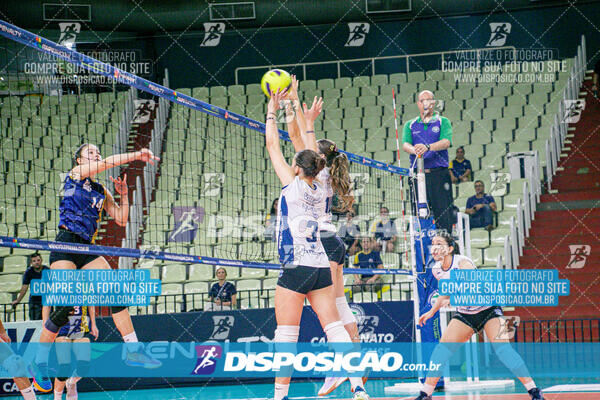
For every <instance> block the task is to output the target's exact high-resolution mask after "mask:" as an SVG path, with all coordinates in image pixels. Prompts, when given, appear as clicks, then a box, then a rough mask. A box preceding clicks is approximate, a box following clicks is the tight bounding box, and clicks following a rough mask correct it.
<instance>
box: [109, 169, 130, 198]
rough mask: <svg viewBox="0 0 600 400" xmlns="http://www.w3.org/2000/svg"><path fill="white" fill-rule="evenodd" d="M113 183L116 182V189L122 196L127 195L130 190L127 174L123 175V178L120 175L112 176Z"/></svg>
mask: <svg viewBox="0 0 600 400" xmlns="http://www.w3.org/2000/svg"><path fill="white" fill-rule="evenodd" d="M110 180H111V181H112V183H114V184H115V191H116V192H117V193H119V194H120V195H121V196H123V195H126V194H127V192H128V188H127V174H125V175H123V178H122V179H121V177H118V178H117V179H115V178H113V177H112V176H111V177H110Z"/></svg>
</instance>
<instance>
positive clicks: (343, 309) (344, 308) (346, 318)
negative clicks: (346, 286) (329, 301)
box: [335, 297, 356, 325]
mask: <svg viewBox="0 0 600 400" xmlns="http://www.w3.org/2000/svg"><path fill="white" fill-rule="evenodd" d="M335 305H336V307H337V310H338V313H339V314H340V318H341V320H342V324H344V325H348V324H356V317H355V316H354V313H353V312H352V310H351V309H350V306H349V305H348V300H346V297H337V298H336V299H335Z"/></svg>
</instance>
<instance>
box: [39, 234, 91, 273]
mask: <svg viewBox="0 0 600 400" xmlns="http://www.w3.org/2000/svg"><path fill="white" fill-rule="evenodd" d="M56 241H57V242H66V243H81V244H91V243H90V242H89V241H88V240H85V239H84V238H82V237H81V236H78V235H76V234H74V233H73V232H71V231H68V230H66V229H59V231H58V235H56ZM99 257H100V256H97V255H94V254H78V253H60V252H57V251H53V252H52V253H50V266H52V263H53V262H55V261H61V260H67V261H71V262H72V263H73V264H75V266H76V267H77V269H81V268H82V267H83V266H84V265H86V264H89V263H91V262H92V261H94V260H95V259H96V258H99Z"/></svg>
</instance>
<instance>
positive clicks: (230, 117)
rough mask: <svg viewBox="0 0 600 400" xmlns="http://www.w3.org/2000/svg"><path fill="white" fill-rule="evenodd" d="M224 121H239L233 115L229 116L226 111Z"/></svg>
mask: <svg viewBox="0 0 600 400" xmlns="http://www.w3.org/2000/svg"><path fill="white" fill-rule="evenodd" d="M225 119H232V120H234V121H239V120H240V119H239V118H238V117H236V116H235V115H231V114H230V113H229V112H228V111H225Z"/></svg>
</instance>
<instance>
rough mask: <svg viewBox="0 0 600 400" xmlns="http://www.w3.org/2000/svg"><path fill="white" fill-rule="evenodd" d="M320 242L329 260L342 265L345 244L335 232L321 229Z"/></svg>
mask: <svg viewBox="0 0 600 400" xmlns="http://www.w3.org/2000/svg"><path fill="white" fill-rule="evenodd" d="M321 243H323V248H324V249H325V253H327V258H328V259H329V261H333V262H335V263H338V264H342V265H344V258H345V257H346V245H344V242H343V241H342V239H340V237H339V236H338V235H336V234H335V232H329V231H321Z"/></svg>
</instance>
